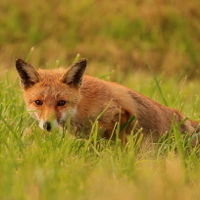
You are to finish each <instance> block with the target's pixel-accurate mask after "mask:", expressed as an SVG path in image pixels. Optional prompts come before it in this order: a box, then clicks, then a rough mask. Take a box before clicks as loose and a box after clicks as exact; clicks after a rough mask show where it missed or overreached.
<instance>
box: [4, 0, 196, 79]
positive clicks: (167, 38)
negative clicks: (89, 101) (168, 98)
mask: <svg viewBox="0 0 200 200" xmlns="http://www.w3.org/2000/svg"><path fill="white" fill-rule="evenodd" d="M199 21H200V2H199V0H193V1H189V0H185V1H184V2H182V1H177V0H173V1H169V0H166V1H159V0H156V1H152V0H146V1H123V0H117V1H115V2H114V3H113V1H105V0H101V1H99V0H82V1H78V0H76V1H72V0H69V1H67V2H66V1H63V0H60V1H53V0H50V1H39V0H36V1H34V2H29V3H27V2H26V1H25V0H12V1H6V0H2V1H1V2H0V46H1V48H0V60H1V65H2V67H4V68H10V67H11V66H13V60H15V59H16V58H17V57H21V58H24V57H26V56H27V54H28V52H29V50H30V49H31V47H33V46H34V47H35V48H34V52H33V54H32V56H31V58H30V60H31V61H32V62H33V63H34V64H35V65H37V66H46V65H48V63H47V62H49V63H53V62H54V61H55V60H60V62H61V64H65V65H66V63H67V64H69V63H70V62H71V60H73V59H74V57H75V55H76V54H77V53H80V55H81V57H86V58H88V59H89V60H90V62H91V63H92V62H93V63H94V64H96V63H97V64H98V65H105V64H106V65H107V64H108V65H111V66H112V67H113V68H116V67H117V66H119V68H120V70H121V73H122V74H123V73H124V74H126V73H127V71H128V70H129V69H132V70H133V69H134V70H135V69H148V67H147V64H148V65H151V66H152V68H153V70H154V71H156V72H159V71H164V72H165V73H166V74H169V75H172V74H173V73H175V72H177V71H179V74H181V75H183V74H187V75H188V77H189V78H193V77H197V76H199V62H200V56H199V55H200V37H199V35H200V26H199Z"/></svg>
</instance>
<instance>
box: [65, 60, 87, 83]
mask: <svg viewBox="0 0 200 200" xmlns="http://www.w3.org/2000/svg"><path fill="white" fill-rule="evenodd" d="M86 65H87V60H86V59H82V60H80V61H78V62H77V63H75V64H74V65H73V66H72V67H71V68H70V69H69V71H67V72H66V73H65V74H64V76H63V78H62V80H61V81H62V82H63V83H66V84H67V85H70V86H74V87H79V86H80V85H81V83H82V77H83V74H84V71H85V68H86Z"/></svg>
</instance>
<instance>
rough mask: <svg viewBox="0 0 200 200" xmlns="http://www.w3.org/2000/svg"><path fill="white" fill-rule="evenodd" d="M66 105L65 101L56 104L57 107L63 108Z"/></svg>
mask: <svg viewBox="0 0 200 200" xmlns="http://www.w3.org/2000/svg"><path fill="white" fill-rule="evenodd" d="M65 104H66V101H64V100H61V101H59V102H58V103H57V106H64V105H65Z"/></svg>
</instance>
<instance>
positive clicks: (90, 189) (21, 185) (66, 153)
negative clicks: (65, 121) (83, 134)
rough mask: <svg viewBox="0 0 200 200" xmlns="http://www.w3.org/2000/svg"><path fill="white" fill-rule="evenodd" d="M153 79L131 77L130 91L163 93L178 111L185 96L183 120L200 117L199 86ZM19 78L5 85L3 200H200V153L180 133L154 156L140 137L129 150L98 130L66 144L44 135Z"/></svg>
mask: <svg viewBox="0 0 200 200" xmlns="http://www.w3.org/2000/svg"><path fill="white" fill-rule="evenodd" d="M145 76H146V75H145V74H144V73H142V74H140V73H139V72H138V73H136V74H135V75H133V76H132V75H131V76H127V80H126V81H124V84H125V85H126V84H127V83H129V81H130V80H132V83H131V84H130V83H129V86H130V87H134V84H135V85H136V83H137V84H139V85H140V86H141V85H142V86H143V87H139V89H138V91H140V92H142V93H145V94H146V95H148V96H151V97H153V98H154V99H157V100H159V101H161V102H162V101H163V97H162V95H161V94H160V90H162V94H165V100H166V101H167V102H168V104H169V105H170V106H172V103H171V102H170V100H171V99H176V98H177V96H178V97H179V96H180V94H181V93H182V95H185V97H184V98H178V100H177V102H176V105H181V104H183V103H184V105H185V106H183V107H182V110H183V112H184V113H186V114H187V113H190V114H191V116H195V113H193V112H192V113H191V111H190V109H191V108H195V109H193V111H194V110H196V111H198V110H199V101H197V100H194V99H193V98H192V96H193V95H194V94H195V93H196V90H195V88H194V87H196V89H198V85H193V82H191V83H190V84H186V83H185V84H184V81H183V83H182V84H179V83H178V82H176V81H173V80H172V79H170V80H169V79H166V80H164V77H154V76H150V77H149V76H146V78H145ZM11 77H13V75H12V73H11V74H8V75H6V78H5V79H4V80H3V81H2V82H1V84H0V90H1V96H0V99H1V104H0V116H1V121H0V141H1V145H0V163H1V165H0V199H16V200H17V199H20V200H21V199H34V200H36V199H48V200H49V199H109V200H110V199H119V200H121V199H155V198H157V199H199V198H200V192H199V189H198V188H199V186H200V173H199V171H200V161H199V150H198V148H193V149H192V148H190V147H189V146H188V145H187V144H186V147H187V148H185V146H184V145H185V143H184V141H183V140H182V139H181V138H180V135H179V133H178V131H177V129H176V127H174V135H172V136H170V137H168V138H165V139H163V141H162V142H161V143H158V144H155V145H154V146H152V148H150V149H149V150H146V151H144V150H142V149H141V148H139V146H140V143H139V142H138V143H136V141H135V139H134V136H133V137H132V138H130V140H129V142H128V144H127V145H126V146H125V148H121V145H120V142H119V141H118V140H116V141H115V142H111V141H105V140H103V139H100V138H97V132H98V126H97V124H96V125H94V126H93V132H92V134H91V136H90V138H89V139H88V140H80V139H78V138H74V137H72V136H70V135H69V134H66V135H65V137H63V133H62V131H59V130H54V131H53V132H52V133H47V132H43V131H41V130H40V129H39V128H38V125H37V123H35V122H34V120H33V119H31V118H30V117H29V115H28V114H27V112H26V110H25V107H24V103H23V100H22V96H21V95H22V94H21V90H20V87H19V85H18V81H13V80H14V79H13V78H11ZM139 77H140V80H138V78H139ZM155 78H156V81H155ZM129 79H130V80H129ZM11 80H12V81H11ZM143 80H145V84H144V82H143ZM161 80H163V81H164V83H162V82H161ZM187 83H188V82H187ZM158 84H159V88H158ZM145 85H146V86H147V87H148V88H147V89H148V90H146V88H145ZM191 85H192V86H191ZM172 87H173V91H172V90H171V88H172ZM191 87H192V88H193V90H191ZM187 90H190V95H188V94H187ZM177 91H178V94H177ZM167 94H170V96H168V95H167ZM197 117H199V115H198V116H197ZM188 148H189V151H188Z"/></svg>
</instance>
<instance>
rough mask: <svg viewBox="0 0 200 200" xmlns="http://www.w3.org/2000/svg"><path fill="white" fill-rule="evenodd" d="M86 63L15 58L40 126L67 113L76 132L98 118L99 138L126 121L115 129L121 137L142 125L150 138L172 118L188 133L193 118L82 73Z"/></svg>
mask: <svg viewBox="0 0 200 200" xmlns="http://www.w3.org/2000/svg"><path fill="white" fill-rule="evenodd" d="M86 65H87V61H86V59H82V60H80V61H79V62H77V63H75V64H74V65H72V66H71V67H70V68H69V69H64V68H59V69H54V70H43V69H39V70H38V71H36V70H35V68H34V67H32V66H31V65H30V64H28V63H26V62H25V61H23V60H21V59H17V60H16V69H17V71H18V73H19V76H20V78H21V85H22V87H23V90H24V96H23V97H24V101H25V103H26V105H27V109H28V111H35V112H30V113H31V114H32V115H33V117H34V118H36V119H37V120H38V121H39V126H40V128H42V129H46V130H47V131H51V129H52V127H54V126H58V125H60V126H63V125H64V122H65V121H66V120H68V119H70V123H71V125H72V127H74V129H76V132H81V131H82V130H87V131H86V133H87V134H88V133H90V131H89V130H90V128H91V124H92V123H91V122H94V121H95V120H96V119H98V124H99V128H100V129H102V130H103V135H102V137H104V138H110V137H112V135H113V133H114V129H115V128H116V124H117V123H118V124H120V125H121V126H122V125H124V124H125V128H124V129H123V130H121V131H120V132H119V134H118V135H119V138H120V139H122V141H125V140H126V136H127V135H129V134H130V133H132V132H133V133H136V132H137V131H139V130H141V133H142V134H143V135H144V136H145V135H147V136H148V135H151V137H152V140H153V142H156V141H157V140H158V138H159V137H160V136H161V135H163V134H165V133H167V132H169V131H170V127H171V125H172V124H173V123H177V124H179V125H180V126H179V129H180V132H181V133H184V132H188V133H189V134H193V132H195V131H196V129H197V128H198V125H199V123H198V122H196V121H193V120H190V119H187V120H185V119H186V117H185V116H184V115H182V114H181V113H180V112H179V111H178V110H176V109H173V108H168V107H165V106H163V105H161V104H160V103H157V102H156V101H154V100H152V99H150V98H148V97H146V96H144V95H142V94H140V93H138V92H136V91H134V90H132V89H129V88H126V87H124V86H122V85H119V84H117V83H113V82H107V81H104V80H101V79H98V78H95V77H92V76H87V75H83V74H84V71H85V69H86ZM132 116H134V117H135V118H134V119H133V118H132ZM130 118H132V120H129V119H130ZM128 120H129V123H127V122H128Z"/></svg>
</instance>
